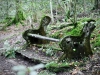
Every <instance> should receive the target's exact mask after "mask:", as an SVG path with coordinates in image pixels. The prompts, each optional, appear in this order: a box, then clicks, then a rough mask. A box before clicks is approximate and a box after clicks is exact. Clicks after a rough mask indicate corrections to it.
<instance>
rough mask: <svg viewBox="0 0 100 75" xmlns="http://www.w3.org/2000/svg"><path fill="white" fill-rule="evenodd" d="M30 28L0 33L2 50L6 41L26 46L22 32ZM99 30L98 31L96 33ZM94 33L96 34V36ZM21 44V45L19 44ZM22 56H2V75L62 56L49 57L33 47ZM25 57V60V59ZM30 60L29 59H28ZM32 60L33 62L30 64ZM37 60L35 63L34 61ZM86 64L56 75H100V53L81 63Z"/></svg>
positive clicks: (12, 28)
mask: <svg viewBox="0 0 100 75" xmlns="http://www.w3.org/2000/svg"><path fill="white" fill-rule="evenodd" d="M28 28H30V27H29V26H21V25H19V26H18V27H16V26H10V27H8V28H7V30H6V31H0V48H2V47H3V43H4V41H5V40H8V41H9V42H10V45H14V44H16V46H20V47H22V46H23V45H24V44H25V41H24V39H23V38H22V36H21V35H22V32H24V31H25V30H26V29H28ZM97 31H98V29H96V32H97ZM96 32H95V31H94V34H95V35H96ZM18 42H19V43H18ZM18 52H19V54H20V55H21V56H19V55H18V54H17V55H16V58H13V59H9V58H5V57H4V56H0V75H15V73H14V72H13V71H12V70H11V68H12V67H13V66H15V65H19V64H21V65H26V66H33V65H34V64H36V63H35V62H37V63H40V62H42V63H47V62H50V61H54V60H56V59H57V58H58V56H60V55H61V54H59V52H58V53H57V54H56V56H48V55H46V53H45V52H43V51H42V48H38V47H35V46H33V47H31V48H27V49H26V50H22V51H18ZM24 57H25V58H24ZM26 58H28V59H26ZM37 58H38V59H37ZM30 59H31V60H32V61H31V62H30ZM34 60H35V61H34ZM80 62H83V63H85V65H81V66H76V67H73V68H66V71H64V72H59V73H56V74H57V75H82V74H84V75H100V51H99V50H98V51H97V52H95V53H94V55H93V57H92V58H91V59H90V60H87V61H85V62H84V61H80Z"/></svg>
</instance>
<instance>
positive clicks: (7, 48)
mask: <svg viewBox="0 0 100 75" xmlns="http://www.w3.org/2000/svg"><path fill="white" fill-rule="evenodd" d="M19 49H20V48H19V47H14V46H11V45H10V44H9V41H7V40H6V41H5V42H4V46H3V48H0V50H3V55H4V56H6V57H8V58H15V51H16V50H19Z"/></svg>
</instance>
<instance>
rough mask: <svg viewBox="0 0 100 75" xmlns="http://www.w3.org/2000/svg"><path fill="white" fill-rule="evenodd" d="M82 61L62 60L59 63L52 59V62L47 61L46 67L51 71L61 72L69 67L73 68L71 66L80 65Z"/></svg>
mask: <svg viewBox="0 0 100 75" xmlns="http://www.w3.org/2000/svg"><path fill="white" fill-rule="evenodd" d="M79 64H80V63H79V62H77V61H71V62H67V61H65V62H61V63H58V62H56V61H52V62H50V63H47V64H46V65H45V67H46V69H48V70H50V71H53V72H60V71H65V70H66V69H67V68H71V67H74V66H77V65H79Z"/></svg>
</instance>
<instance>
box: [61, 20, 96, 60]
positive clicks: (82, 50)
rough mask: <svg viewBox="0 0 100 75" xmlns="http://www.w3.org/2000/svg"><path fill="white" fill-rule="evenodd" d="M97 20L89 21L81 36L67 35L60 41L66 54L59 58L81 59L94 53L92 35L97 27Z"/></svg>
mask: <svg viewBox="0 0 100 75" xmlns="http://www.w3.org/2000/svg"><path fill="white" fill-rule="evenodd" d="M94 23H95V20H90V21H87V23H86V24H85V25H84V27H83V29H82V31H81V33H80V34H81V35H80V36H66V37H65V38H63V39H62V40H61V42H60V47H61V49H62V51H63V52H64V54H63V55H62V56H61V57H60V58H59V61H62V60H63V59H67V58H69V59H72V58H74V59H79V58H82V57H85V56H89V55H92V54H93V53H92V50H91V46H90V36H91V33H92V32H93V30H94V28H95V25H94Z"/></svg>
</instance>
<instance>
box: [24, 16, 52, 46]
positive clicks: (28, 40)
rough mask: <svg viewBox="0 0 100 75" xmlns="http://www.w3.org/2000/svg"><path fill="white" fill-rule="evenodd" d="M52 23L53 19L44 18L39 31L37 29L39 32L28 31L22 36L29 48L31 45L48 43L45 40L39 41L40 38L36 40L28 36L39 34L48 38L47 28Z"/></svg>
mask: <svg viewBox="0 0 100 75" xmlns="http://www.w3.org/2000/svg"><path fill="white" fill-rule="evenodd" d="M50 21H51V18H50V17H49V16H44V17H43V18H42V19H41V22H40V26H39V29H37V30H34V29H28V30H26V31H25V32H24V33H23V34H22V36H23V38H24V39H25V40H26V43H27V45H28V46H29V45H31V44H45V43H47V41H45V40H41V39H38V38H35V37H32V36H29V35H28V34H29V33H31V34H39V35H42V36H46V27H47V26H48V24H49V23H50Z"/></svg>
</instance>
